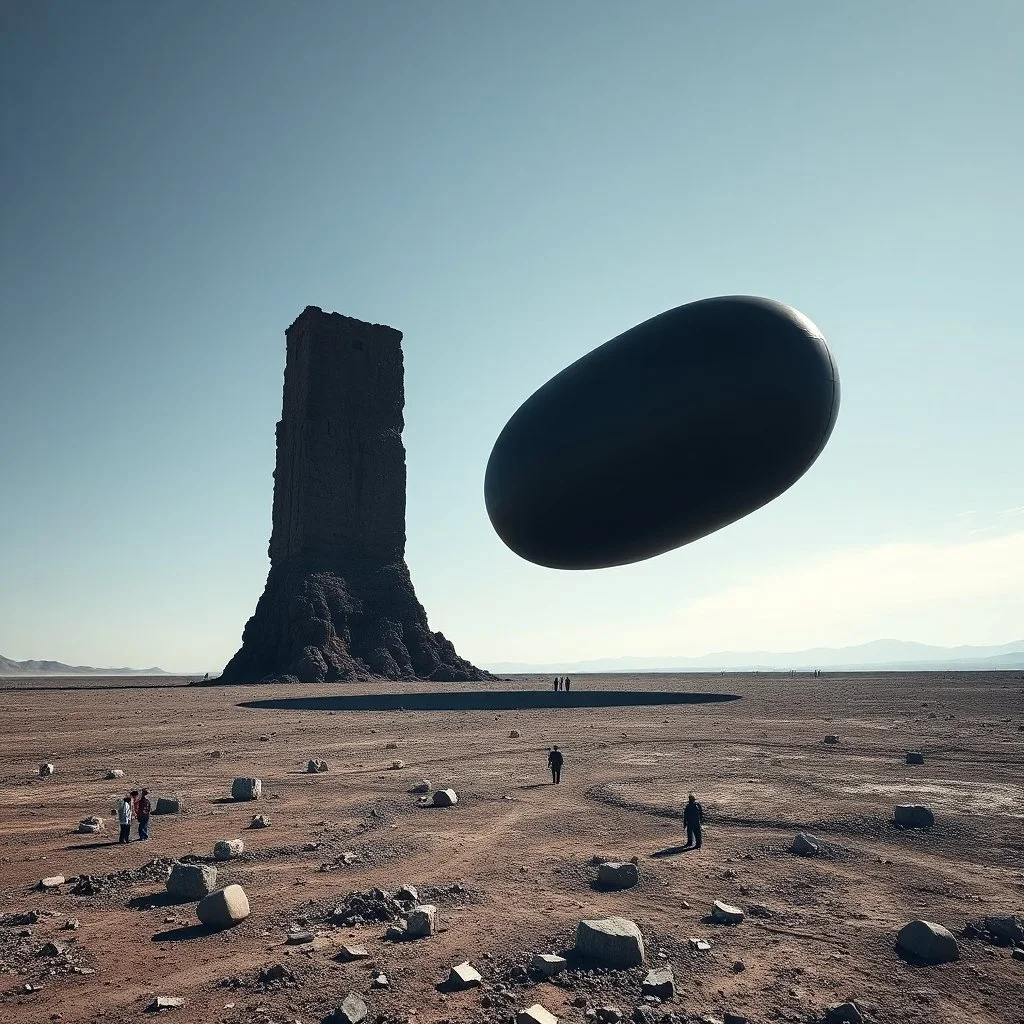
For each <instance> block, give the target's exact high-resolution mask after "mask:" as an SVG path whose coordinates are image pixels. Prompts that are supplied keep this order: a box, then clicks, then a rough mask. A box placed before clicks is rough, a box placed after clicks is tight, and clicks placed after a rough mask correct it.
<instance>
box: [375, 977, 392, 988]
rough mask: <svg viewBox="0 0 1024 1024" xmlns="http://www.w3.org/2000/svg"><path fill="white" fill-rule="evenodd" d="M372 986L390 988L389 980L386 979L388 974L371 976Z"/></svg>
mask: <svg viewBox="0 0 1024 1024" xmlns="http://www.w3.org/2000/svg"><path fill="white" fill-rule="evenodd" d="M373 987H374V988H391V982H390V981H388V976H387V975H386V974H375V975H374V976H373Z"/></svg>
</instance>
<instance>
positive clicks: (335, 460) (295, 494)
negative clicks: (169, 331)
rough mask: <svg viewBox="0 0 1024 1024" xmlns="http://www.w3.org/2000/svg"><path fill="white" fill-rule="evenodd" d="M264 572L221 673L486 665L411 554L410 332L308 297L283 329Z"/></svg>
mask: <svg viewBox="0 0 1024 1024" xmlns="http://www.w3.org/2000/svg"><path fill="white" fill-rule="evenodd" d="M286 337H287V362H286V365H285V374H284V402H283V411H282V414H281V422H280V423H278V425H277V467H276V469H275V471H274V514H273V531H272V533H271V537H270V575H269V576H268V577H267V586H266V589H265V590H264V592H263V596H262V597H261V598H260V600H259V604H257V606H256V613H255V614H254V615H253V617H252V618H251V619H250V620H249V621H248V623H247V624H246V626H245V630H244V632H243V634H242V647H241V649H240V650H239V652H238V653H237V654H236V655H235V656H234V657H233V658H232V659H231V661H230V662H229V664H228V666H227V668H225V670H224V674H223V675H222V676H221V677H220V679H219V680H217V681H218V682H222V683H255V682H286V681H291V682H333V681H335V680H341V679H363V678H368V677H371V676H382V677H384V678H386V679H430V680H435V681H438V682H441V681H444V682H449V681H450V682H463V681H469V680H476V679H486V678H489V676H488V674H487V673H486V672H483V671H481V670H480V669H478V668H476V667H474V666H473V665H471V664H470V663H469V662H468V661H465V660H464V659H462V658H460V657H459V656H458V654H456V653H455V648H454V647H453V646H452V644H451V643H450V642H449V641H448V640H447V639H445V637H444V636H443V635H442V634H440V633H432V632H431V631H430V627H429V626H428V625H427V614H426V612H425V611H424V610H423V606H422V605H421V604H420V603H419V601H418V600H417V599H416V592H415V591H414V590H413V586H412V580H411V579H410V578H409V570H408V568H407V566H406V564H405V447H404V446H403V444H402V429H403V427H404V421H403V416H402V408H403V406H404V403H405V391H404V380H403V374H404V370H403V359H402V345H401V342H402V335H401V333H400V332H399V331H396V330H394V329H393V328H391V327H386V326H384V325H381V324H367V323H363V322H362V321H360V320H353V319H351V318H350V317H345V316H340V315H339V314H337V313H325V312H324V311H323V310H321V309H318V308H316V307H315V306H308V307H307V308H306V309H305V310H304V311H303V313H302V314H301V316H299V318H298V319H297V320H296V321H295V323H294V324H292V326H291V327H290V328H288V330H287V332H286Z"/></svg>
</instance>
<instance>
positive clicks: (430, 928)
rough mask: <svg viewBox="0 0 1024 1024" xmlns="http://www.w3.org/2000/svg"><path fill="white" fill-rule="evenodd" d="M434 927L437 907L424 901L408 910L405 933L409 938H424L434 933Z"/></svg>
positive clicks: (435, 925)
mask: <svg viewBox="0 0 1024 1024" xmlns="http://www.w3.org/2000/svg"><path fill="white" fill-rule="evenodd" d="M436 928H437V907H435V906H433V905H432V904H430V903H424V904H421V905H420V906H418V907H414V908H413V909H412V910H411V911H410V912H409V917H408V919H407V923H406V926H405V935H406V937H407V938H410V939H426V938H429V937H430V936H431V935H433V934H434V930H435V929H436Z"/></svg>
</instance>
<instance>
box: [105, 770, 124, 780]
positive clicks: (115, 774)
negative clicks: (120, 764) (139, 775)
mask: <svg viewBox="0 0 1024 1024" xmlns="http://www.w3.org/2000/svg"><path fill="white" fill-rule="evenodd" d="M107 778H108V779H123V778H124V772H123V771H121V769H120V768H111V769H110V770H109V771H108V772H107Z"/></svg>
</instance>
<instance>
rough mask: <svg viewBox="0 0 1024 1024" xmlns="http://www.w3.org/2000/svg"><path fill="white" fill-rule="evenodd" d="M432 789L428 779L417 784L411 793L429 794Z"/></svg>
mask: <svg viewBox="0 0 1024 1024" xmlns="http://www.w3.org/2000/svg"><path fill="white" fill-rule="evenodd" d="M430 789H431V786H430V783H429V782H428V781H427V780H426V779H423V780H422V781H420V782H417V783H416V785H415V786H413V787H412V789H410V790H409V792H410V793H429V792H430Z"/></svg>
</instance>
